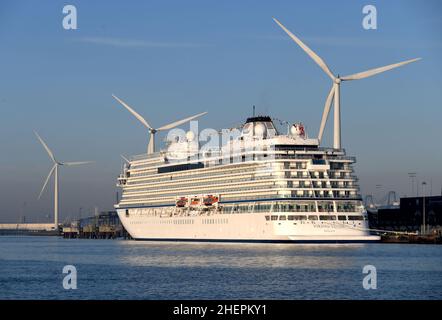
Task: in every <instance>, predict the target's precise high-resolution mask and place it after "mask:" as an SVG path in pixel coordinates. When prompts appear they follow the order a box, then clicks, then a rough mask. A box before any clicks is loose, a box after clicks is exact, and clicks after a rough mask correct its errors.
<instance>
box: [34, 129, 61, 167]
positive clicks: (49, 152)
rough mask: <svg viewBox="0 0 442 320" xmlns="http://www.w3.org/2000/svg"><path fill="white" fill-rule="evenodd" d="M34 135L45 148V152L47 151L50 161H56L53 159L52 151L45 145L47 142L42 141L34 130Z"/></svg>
mask: <svg viewBox="0 0 442 320" xmlns="http://www.w3.org/2000/svg"><path fill="white" fill-rule="evenodd" d="M34 133H35V135H36V136H37V138H38V140H40V143H41V144H42V145H43V148H45V150H46V152H47V153H48V155H49V157H50V158H51V159H52V161H54V162H57V160H55V157H54V154H53V153H52V151H51V149H49V147H48V146H47V144H46V143H45V142H44V141H43V139H42V138H41V137H40V136H39V134H38V133H37V131H34Z"/></svg>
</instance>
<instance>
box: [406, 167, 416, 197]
mask: <svg viewBox="0 0 442 320" xmlns="http://www.w3.org/2000/svg"><path fill="white" fill-rule="evenodd" d="M408 177H409V178H411V196H413V195H414V178H416V172H409V173H408Z"/></svg>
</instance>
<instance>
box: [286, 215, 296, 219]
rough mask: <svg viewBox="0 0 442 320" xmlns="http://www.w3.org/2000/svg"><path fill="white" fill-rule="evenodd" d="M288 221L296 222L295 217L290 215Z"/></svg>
mask: <svg viewBox="0 0 442 320" xmlns="http://www.w3.org/2000/svg"><path fill="white" fill-rule="evenodd" d="M287 220H295V216H294V215H289V216H288V217H287Z"/></svg>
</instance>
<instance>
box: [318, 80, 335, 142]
mask: <svg viewBox="0 0 442 320" xmlns="http://www.w3.org/2000/svg"><path fill="white" fill-rule="evenodd" d="M335 90H336V84H333V86H332V88H331V90H330V92H329V94H328V96H327V100H325V106H324V112H323V113H322V120H321V126H320V127H319V134H318V140H319V142H321V140H322V135H323V134H324V129H325V124H326V123H327V119H328V115H329V114H330V109H331V103H332V99H333V96H334V95H335Z"/></svg>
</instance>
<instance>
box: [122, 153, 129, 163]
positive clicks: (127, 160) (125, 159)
mask: <svg viewBox="0 0 442 320" xmlns="http://www.w3.org/2000/svg"><path fill="white" fill-rule="evenodd" d="M120 156H121V158H123V160H124V161H126V162H127V163H130V161H129V159H127V158H126V157H125V156H123V155H122V154H120Z"/></svg>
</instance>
